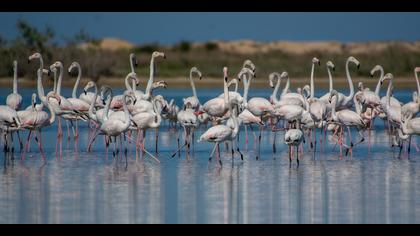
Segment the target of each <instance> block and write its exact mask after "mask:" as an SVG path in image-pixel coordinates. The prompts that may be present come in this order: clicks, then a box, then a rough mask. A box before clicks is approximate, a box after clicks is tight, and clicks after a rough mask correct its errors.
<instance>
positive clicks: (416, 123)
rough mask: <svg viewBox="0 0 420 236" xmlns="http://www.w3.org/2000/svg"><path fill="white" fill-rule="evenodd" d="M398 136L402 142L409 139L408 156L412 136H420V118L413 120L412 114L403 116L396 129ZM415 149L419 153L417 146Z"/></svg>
mask: <svg viewBox="0 0 420 236" xmlns="http://www.w3.org/2000/svg"><path fill="white" fill-rule="evenodd" d="M398 134H399V137H400V139H402V140H407V139H409V147H408V154H410V149H411V148H410V146H411V138H412V136H413V135H416V136H418V135H420V117H417V118H413V114H412V113H407V114H403V117H402V119H401V125H400V128H399V129H398ZM415 147H416V149H417V152H419V148H418V147H417V145H416V146H415ZM400 148H402V146H400ZM400 150H401V149H400Z"/></svg>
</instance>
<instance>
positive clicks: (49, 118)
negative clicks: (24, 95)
mask: <svg viewBox="0 0 420 236" xmlns="http://www.w3.org/2000/svg"><path fill="white" fill-rule="evenodd" d="M35 98H36V94H35ZM51 98H55V100H57V102H58V103H59V104H60V103H61V97H60V96H59V95H58V94H56V93H50V94H48V96H47V102H48V106H47V107H48V109H49V111H50V114H51V115H48V113H47V112H45V111H37V110H35V109H34V110H33V111H32V112H30V113H28V114H27V115H26V116H25V119H24V121H23V122H22V126H21V128H23V129H27V130H29V132H30V135H29V136H28V140H27V143H26V149H25V150H28V149H29V144H30V142H31V134H32V133H35V136H36V139H35V140H36V141H37V143H38V146H39V151H40V152H41V154H42V157H43V159H45V154H44V151H43V147H42V145H43V144H42V134H41V131H42V128H44V127H47V126H51V125H52V124H54V122H55V119H56V114H55V112H54V111H53V109H52V105H51V104H52V103H51V102H49V100H50V99H51ZM24 154H25V151H24V152H23V156H24Z"/></svg>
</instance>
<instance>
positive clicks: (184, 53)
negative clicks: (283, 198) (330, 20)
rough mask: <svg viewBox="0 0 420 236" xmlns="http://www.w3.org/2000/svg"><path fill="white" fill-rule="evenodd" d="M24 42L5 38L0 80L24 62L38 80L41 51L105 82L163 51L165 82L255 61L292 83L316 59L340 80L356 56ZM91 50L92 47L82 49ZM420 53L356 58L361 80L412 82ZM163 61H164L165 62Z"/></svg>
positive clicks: (33, 35)
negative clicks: (379, 75)
mask: <svg viewBox="0 0 420 236" xmlns="http://www.w3.org/2000/svg"><path fill="white" fill-rule="evenodd" d="M16 26H17V27H18V29H19V36H18V37H17V38H16V39H14V40H11V41H6V40H4V39H3V37H1V36H0V55H1V57H0V77H1V78H4V77H10V76H12V70H11V68H12V61H13V60H15V59H17V60H18V62H19V76H21V77H22V76H24V77H26V78H29V79H35V68H36V66H37V65H34V63H31V64H28V63H27V58H28V56H29V55H31V54H32V53H33V52H36V51H39V52H41V53H42V54H43V56H44V61H45V63H46V65H49V64H52V63H53V62H54V61H56V60H60V61H62V62H63V63H64V65H65V66H68V65H70V63H71V62H72V61H78V62H79V63H80V64H81V65H82V67H83V77H89V78H92V79H94V80H98V79H99V78H100V77H124V76H125V74H126V73H127V72H128V71H129V67H130V65H129V58H128V55H129V53H130V52H134V53H136V55H137V57H138V59H139V68H138V69H137V72H138V73H139V74H140V75H141V76H147V75H148V73H149V60H150V54H151V53H152V52H153V51H163V52H165V53H166V55H167V59H166V60H165V61H161V62H159V63H158V73H159V76H162V77H186V76H188V71H189V68H190V67H192V66H197V67H198V68H199V69H200V70H201V71H202V72H203V74H204V75H205V76H206V77H216V78H217V77H220V76H221V74H222V69H221V68H223V66H228V67H229V68H230V71H231V75H232V76H233V75H234V74H235V73H236V72H238V71H239V70H240V67H241V66H242V63H243V61H244V60H245V59H251V60H252V61H253V62H254V63H255V64H256V65H257V70H258V71H257V74H258V77H260V78H263V77H267V75H268V74H269V73H270V72H273V71H278V72H281V71H284V70H286V71H288V72H289V75H290V76H291V77H292V78H307V77H309V75H310V68H311V59H312V57H314V56H316V57H318V58H319V59H320V60H321V62H322V67H321V70H322V71H319V72H317V73H319V74H320V75H322V76H324V77H325V76H326V69H325V62H326V61H327V60H332V61H333V62H334V63H335V65H336V72H334V76H335V77H344V76H345V68H344V64H345V60H346V58H347V57H348V56H350V52H349V51H348V49H346V47H343V50H342V51H341V52H340V53H328V52H323V51H311V52H308V53H304V54H293V53H287V52H284V51H282V50H270V51H268V52H258V53H253V54H239V53H234V52H229V51H226V50H223V49H222V48H220V47H219V45H218V44H217V42H207V43H203V44H200V45H194V44H192V43H191V42H188V41H182V42H180V43H178V44H176V45H174V46H162V45H159V44H157V43H152V44H147V45H137V46H135V47H134V48H132V49H131V50H128V49H120V50H108V49H104V48H101V46H100V45H101V40H100V39H95V38H92V37H91V36H89V34H88V33H87V32H86V31H85V30H83V29H82V30H81V31H80V32H79V33H77V34H76V35H74V36H73V37H71V38H65V39H64V40H65V42H66V43H65V45H62V46H58V45H57V44H56V43H54V40H55V39H56V35H55V33H54V30H53V29H51V28H50V27H46V28H45V30H43V31H41V30H39V29H37V28H35V27H33V26H31V25H29V24H28V23H26V22H24V21H19V22H17V25H16ZM81 44H86V45H87V46H86V47H83V48H82V47H80V45H81ZM419 52H420V50H417V51H413V50H408V49H407V48H404V47H401V46H399V45H398V44H395V45H394V44H390V46H389V47H387V48H386V49H384V50H379V51H373V52H369V53H366V52H362V53H357V54H353V56H355V57H356V58H358V59H359V60H360V62H361V67H360V70H359V71H357V72H355V73H358V75H360V76H363V77H367V75H368V74H369V71H370V70H371V68H373V66H374V65H376V64H381V65H382V66H383V67H384V68H385V70H386V72H392V73H394V74H395V75H396V76H397V77H412V76H413V72H412V70H413V68H414V67H415V66H420V53H419ZM159 60H160V59H159Z"/></svg>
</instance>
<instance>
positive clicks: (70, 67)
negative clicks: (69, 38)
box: [68, 61, 80, 74]
mask: <svg viewBox="0 0 420 236" xmlns="http://www.w3.org/2000/svg"><path fill="white" fill-rule="evenodd" d="M74 68H80V65H79V63H78V62H76V61H74V62H72V63H71V65H70V66H69V69H68V72H69V74H70V73H71V72H72V71H73V69H74Z"/></svg>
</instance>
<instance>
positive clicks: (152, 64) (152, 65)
mask: <svg viewBox="0 0 420 236" xmlns="http://www.w3.org/2000/svg"><path fill="white" fill-rule="evenodd" d="M154 76H155V58H154V57H152V59H150V77H149V81H148V82H147V87H146V91H145V93H144V94H145V95H146V97H147V98H149V97H150V91H151V89H152V85H153V79H154Z"/></svg>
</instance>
